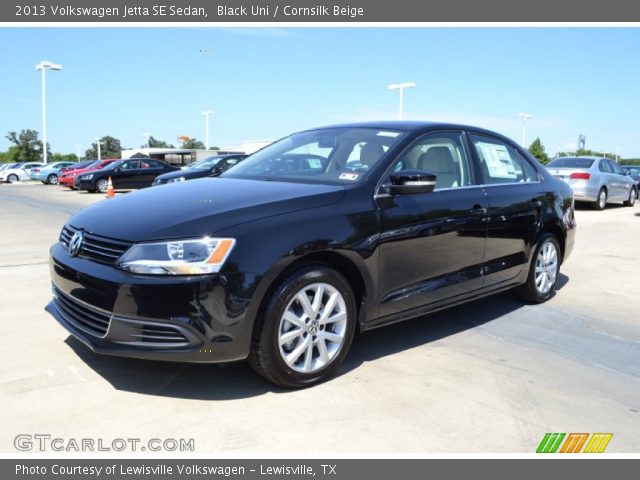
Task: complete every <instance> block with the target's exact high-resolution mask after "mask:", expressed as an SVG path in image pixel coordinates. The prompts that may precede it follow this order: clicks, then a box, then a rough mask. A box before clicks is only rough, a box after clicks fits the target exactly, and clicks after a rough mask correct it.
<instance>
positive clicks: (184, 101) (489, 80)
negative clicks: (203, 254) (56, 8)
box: [0, 27, 640, 158]
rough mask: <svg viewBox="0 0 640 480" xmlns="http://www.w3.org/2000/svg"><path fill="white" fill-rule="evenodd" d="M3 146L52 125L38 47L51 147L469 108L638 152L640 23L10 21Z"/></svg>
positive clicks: (0, 110)
mask: <svg viewBox="0 0 640 480" xmlns="http://www.w3.org/2000/svg"><path fill="white" fill-rule="evenodd" d="M0 45H1V46H2V48H1V49H0V59H1V60H2V68H1V69H0V150H2V151H4V150H6V149H7V148H8V147H9V142H8V140H7V139H6V138H5V135H6V134H7V133H8V132H9V131H20V130H21V129H27V128H30V129H34V130H37V131H39V132H40V131H41V112H42V110H41V109H42V106H41V94H40V82H41V78H40V72H37V71H36V70H35V65H36V64H37V63H38V62H40V61H42V60H51V61H53V62H55V63H59V64H62V66H63V70H62V71H59V72H55V71H49V72H47V74H46V75H47V76H46V81H47V130H48V141H49V143H50V145H51V149H52V151H53V152H61V153H75V152H76V151H77V147H76V146H75V145H82V147H81V151H82V152H84V150H86V149H87V148H89V144H90V142H91V141H92V140H93V139H94V138H96V137H98V136H104V135H111V136H114V137H116V138H119V139H120V140H121V142H122V146H123V147H132V148H136V147H140V146H141V145H143V144H144V143H145V137H144V134H145V133H151V134H152V135H153V136H154V137H155V138H157V139H161V140H165V141H168V142H169V143H173V144H177V143H178V141H177V136H178V135H188V136H190V137H192V138H196V139H199V140H204V136H205V132H204V131H205V121H204V117H203V116H202V115H201V114H200V112H202V111H204V110H213V111H214V112H215V113H214V114H213V116H212V117H211V120H210V144H211V145H217V146H220V147H237V146H241V145H242V143H243V142H246V141H257V140H275V139H278V138H281V137H283V136H285V135H288V134H290V133H293V132H295V131H299V130H302V129H307V128H313V127H316V126H324V125H331V124H336V123H345V122H350V121H361V120H383V119H395V118H397V116H398V100H399V99H398V96H399V95H398V92H397V91H389V90H388V89H387V85H388V84H390V83H397V82H415V83H416V87H415V88H413V89H410V90H406V91H405V104H404V105H405V107H404V116H405V118H406V119H421V120H432V121H446V122H455V123H464V124H471V125H475V126H479V127H483V128H487V129H490V130H495V131H498V132H500V133H502V134H504V135H507V136H508V137H511V138H513V139H514V140H516V141H518V142H520V141H521V136H522V121H521V119H520V118H519V117H518V113H520V112H525V113H529V114H531V116H532V117H531V119H530V120H529V122H528V124H527V129H526V137H527V144H529V143H530V142H531V141H532V140H533V139H534V138H536V137H540V138H541V139H542V142H543V144H544V145H545V147H546V149H547V152H549V153H550V154H551V155H553V154H555V152H556V151H557V150H561V151H562V150H571V149H575V148H576V146H577V142H578V135H580V134H584V135H586V147H587V148H590V149H594V150H600V151H603V150H604V151H608V152H612V153H615V151H616V149H619V151H620V156H621V157H622V158H631V157H640V128H639V127H640V118H639V116H638V114H639V113H640V61H639V57H638V52H640V29H639V28H576V27H572V28H548V27H545V28H521V27H513V28H491V27H489V28H471V27H469V28H466V27H456V28H433V27H429V28H427V27H418V28H387V27H384V28H383V27H372V28H355V27H346V28H326V27H320V28H312V27H307V28H273V27H264V28H260V27H258V28H256V27H251V28H249V27H247V28H216V27H203V28H169V27H159V28H137V27H133V28H67V27H60V28H24V27H23V28H13V27H5V28H0Z"/></svg>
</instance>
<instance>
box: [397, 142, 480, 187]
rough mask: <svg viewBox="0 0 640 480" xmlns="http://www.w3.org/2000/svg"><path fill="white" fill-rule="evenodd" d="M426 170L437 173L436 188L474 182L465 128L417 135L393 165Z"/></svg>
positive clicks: (400, 167) (405, 168)
mask: <svg viewBox="0 0 640 480" xmlns="http://www.w3.org/2000/svg"><path fill="white" fill-rule="evenodd" d="M400 170H425V171H427V172H430V173H433V174H434V175H435V176H436V188H435V189H436V191H437V190H441V189H444V188H457V187H463V186H467V185H473V180H472V178H471V167H470V165H469V155H468V154H467V152H466V149H465V146H464V141H463V138H462V132H437V133H431V134H428V135H425V136H424V137H422V138H420V139H418V140H417V141H416V142H415V143H414V144H413V145H412V146H411V147H409V149H408V150H407V151H406V152H405V153H404V154H403V155H402V156H401V157H400V158H399V159H398V160H397V161H396V163H395V164H394V165H393V166H392V167H391V172H398V171H400Z"/></svg>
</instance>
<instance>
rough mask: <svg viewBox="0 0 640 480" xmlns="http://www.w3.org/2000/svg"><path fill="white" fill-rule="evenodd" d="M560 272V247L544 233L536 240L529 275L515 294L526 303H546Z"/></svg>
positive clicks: (551, 237) (555, 240) (553, 238)
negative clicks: (536, 243)
mask: <svg viewBox="0 0 640 480" xmlns="http://www.w3.org/2000/svg"><path fill="white" fill-rule="evenodd" d="M559 272H560V245H559V244H558V240H557V239H556V237H555V236H554V235H552V234H550V233H545V234H544V235H542V236H541V237H540V240H538V245H537V246H536V249H535V251H534V254H533V260H532V261H531V267H530V269H529V275H528V276H527V281H526V283H525V284H524V285H522V286H520V287H519V288H518V289H517V290H516V293H517V294H518V296H519V297H520V298H522V299H523V300H525V301H527V302H532V303H542V302H546V301H547V300H549V299H550V298H551V296H552V295H553V291H554V289H555V287H556V283H557V282H558V273H559Z"/></svg>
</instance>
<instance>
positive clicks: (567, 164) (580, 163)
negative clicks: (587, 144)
mask: <svg viewBox="0 0 640 480" xmlns="http://www.w3.org/2000/svg"><path fill="white" fill-rule="evenodd" d="M591 165H593V159H591V158H558V159H557V160H554V161H553V162H550V163H548V164H547V168H549V167H555V168H591Z"/></svg>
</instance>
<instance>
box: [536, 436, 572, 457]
mask: <svg viewBox="0 0 640 480" xmlns="http://www.w3.org/2000/svg"><path fill="white" fill-rule="evenodd" d="M565 435H566V434H564V433H547V434H545V436H544V438H543V439H542V441H541V442H540V445H538V449H537V450H536V453H556V451H557V450H558V447H559V446H560V442H562V439H563V438H564V437H565Z"/></svg>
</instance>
